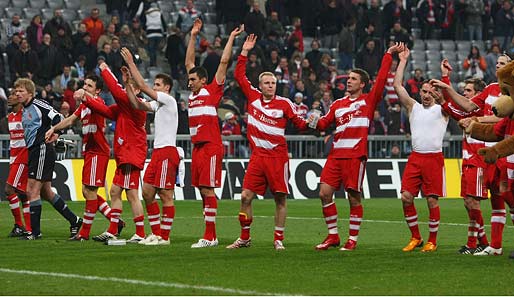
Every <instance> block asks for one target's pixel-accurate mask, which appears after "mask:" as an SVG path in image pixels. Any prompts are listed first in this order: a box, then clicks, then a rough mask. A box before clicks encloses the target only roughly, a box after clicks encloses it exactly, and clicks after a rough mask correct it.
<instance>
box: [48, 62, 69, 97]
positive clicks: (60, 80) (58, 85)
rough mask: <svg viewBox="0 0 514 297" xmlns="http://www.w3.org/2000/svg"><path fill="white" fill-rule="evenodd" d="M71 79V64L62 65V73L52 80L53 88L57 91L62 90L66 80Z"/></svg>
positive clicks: (60, 91) (64, 87)
mask: <svg viewBox="0 0 514 297" xmlns="http://www.w3.org/2000/svg"><path fill="white" fill-rule="evenodd" d="M72 79H73V78H72V76H71V66H70V65H64V66H63V67H62V74H60V75H57V76H56V77H55V78H54V80H53V81H52V85H53V89H54V90H56V91H57V92H59V93H62V92H64V90H65V89H66V86H67V85H68V82H69V81H70V80H72Z"/></svg>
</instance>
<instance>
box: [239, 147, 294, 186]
mask: <svg viewBox="0 0 514 297" xmlns="http://www.w3.org/2000/svg"><path fill="white" fill-rule="evenodd" d="M267 186H269V188H270V191H271V193H273V194H275V193H277V192H278V193H286V194H289V158H288V157H282V158H270V157H263V156H252V157H251V158H250V163H248V168H246V173H245V178H244V180H243V189H247V190H250V191H252V192H254V193H257V194H259V195H264V193H265V192H266V187H267Z"/></svg>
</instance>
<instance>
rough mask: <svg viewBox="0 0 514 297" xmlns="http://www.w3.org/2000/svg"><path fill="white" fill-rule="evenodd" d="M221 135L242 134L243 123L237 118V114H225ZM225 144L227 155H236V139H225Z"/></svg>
mask: <svg viewBox="0 0 514 297" xmlns="http://www.w3.org/2000/svg"><path fill="white" fill-rule="evenodd" d="M221 135H223V136H231V135H241V125H240V124H239V122H238V120H237V115H236V114H234V113H232V112H227V113H226V114H225V119H224V121H223V124H222V125H221ZM223 146H224V148H225V156H230V157H233V156H235V155H236V147H235V142H234V141H223Z"/></svg>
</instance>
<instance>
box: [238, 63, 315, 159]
mask: <svg viewBox="0 0 514 297" xmlns="http://www.w3.org/2000/svg"><path fill="white" fill-rule="evenodd" d="M247 60H248V58H247V57H245V56H241V55H240V56H239V57H238V59H237V66H236V70H235V71H234V77H235V79H236V81H237V83H238V84H239V86H240V87H241V90H242V91H243V93H244V94H245V96H246V98H247V99H248V129H247V131H248V132H247V137H248V141H249V142H250V147H251V149H252V153H253V154H255V155H260V156H265V157H268V158H269V157H271V158H276V157H280V158H283V157H286V158H287V156H288V149H287V143H286V138H285V136H284V133H285V130H286V125H287V121H288V120H291V121H292V122H293V124H294V125H295V126H296V127H298V128H299V129H300V130H304V129H306V128H307V122H306V121H305V120H304V119H303V118H302V117H301V116H300V115H298V114H297V113H296V111H295V108H294V106H293V103H292V102H291V100H289V99H288V98H283V97H280V96H276V95H275V97H274V98H273V99H271V100H270V101H268V102H266V101H264V98H263V97H262V93H261V92H260V91H259V90H257V89H256V88H254V87H252V85H251V84H250V81H249V80H248V78H247V77H246V61H247Z"/></svg>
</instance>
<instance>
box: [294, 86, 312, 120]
mask: <svg viewBox="0 0 514 297" xmlns="http://www.w3.org/2000/svg"><path fill="white" fill-rule="evenodd" d="M304 100H305V97H304V94H302V93H301V92H298V93H296V94H295V95H294V102H293V103H294V104H293V107H294V109H295V111H296V113H297V114H299V115H301V116H302V117H303V118H304V119H307V112H308V111H309V107H308V106H307V104H305V103H304Z"/></svg>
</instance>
